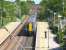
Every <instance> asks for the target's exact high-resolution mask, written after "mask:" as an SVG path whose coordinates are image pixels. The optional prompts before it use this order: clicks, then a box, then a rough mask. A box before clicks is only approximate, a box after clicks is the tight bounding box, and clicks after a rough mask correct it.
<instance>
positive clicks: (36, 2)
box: [6, 0, 41, 4]
mask: <svg viewBox="0 0 66 50" xmlns="http://www.w3.org/2000/svg"><path fill="white" fill-rule="evenodd" d="M6 1H8V0H6ZM9 1H11V2H14V1H15V0H9ZM34 1H35V4H39V3H40V1H41V0H34Z"/></svg>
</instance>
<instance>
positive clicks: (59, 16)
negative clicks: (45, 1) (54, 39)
mask: <svg viewBox="0 0 66 50" xmlns="http://www.w3.org/2000/svg"><path fill="white" fill-rule="evenodd" d="M61 17H62V16H61V15H58V35H59V43H60V34H59V33H60V27H61V24H62V23H61V22H60V21H61V19H60V18H61Z"/></svg>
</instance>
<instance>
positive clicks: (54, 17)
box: [54, 12, 56, 25]
mask: <svg viewBox="0 0 66 50" xmlns="http://www.w3.org/2000/svg"><path fill="white" fill-rule="evenodd" d="M55 15H56V13H55V12H54V25H55Z"/></svg>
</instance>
